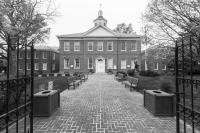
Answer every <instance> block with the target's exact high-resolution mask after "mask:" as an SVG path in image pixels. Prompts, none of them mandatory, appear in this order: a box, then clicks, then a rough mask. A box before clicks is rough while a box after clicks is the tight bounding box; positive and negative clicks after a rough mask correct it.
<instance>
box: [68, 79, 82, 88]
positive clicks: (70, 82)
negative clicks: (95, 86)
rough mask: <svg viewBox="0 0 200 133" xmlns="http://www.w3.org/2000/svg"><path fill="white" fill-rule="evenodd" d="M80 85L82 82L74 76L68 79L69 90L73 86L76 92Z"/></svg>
mask: <svg viewBox="0 0 200 133" xmlns="http://www.w3.org/2000/svg"><path fill="white" fill-rule="evenodd" d="M79 83H80V81H78V80H76V77H75V76H73V77H67V84H68V86H67V87H68V90H69V88H70V87H71V86H73V87H74V90H75V87H76V86H77V85H79Z"/></svg>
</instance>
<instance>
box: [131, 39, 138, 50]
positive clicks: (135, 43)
mask: <svg viewBox="0 0 200 133" xmlns="http://www.w3.org/2000/svg"><path fill="white" fill-rule="evenodd" d="M133 44H135V50H133V49H132V45H133ZM131 51H137V41H136V42H135V43H133V42H131Z"/></svg>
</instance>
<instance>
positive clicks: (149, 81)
mask: <svg viewBox="0 0 200 133" xmlns="http://www.w3.org/2000/svg"><path fill="white" fill-rule="evenodd" d="M134 77H136V78H138V79H139V84H138V92H140V93H142V94H143V90H144V89H146V90H158V89H161V90H162V88H161V77H162V76H156V77H149V76H140V75H136V76H134ZM170 78H171V87H172V93H174V92H175V77H173V76H171V77H170ZM188 78H189V76H188ZM194 79H200V76H195V77H194ZM179 89H180V92H182V91H183V89H182V85H179ZM193 91H194V92H193V95H194V107H195V110H197V111H199V112H200V102H199V101H200V86H199V87H198V88H195V87H194V89H193ZM190 98H191V89H190V86H187V85H185V103H186V105H187V106H188V107H191V99H190ZM181 103H183V96H182V95H181Z"/></svg>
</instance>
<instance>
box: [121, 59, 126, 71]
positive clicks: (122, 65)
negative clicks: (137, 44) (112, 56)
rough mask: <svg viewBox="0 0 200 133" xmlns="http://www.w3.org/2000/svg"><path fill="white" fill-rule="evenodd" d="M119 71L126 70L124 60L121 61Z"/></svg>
mask: <svg viewBox="0 0 200 133" xmlns="http://www.w3.org/2000/svg"><path fill="white" fill-rule="evenodd" d="M121 69H126V59H122V60H121Z"/></svg>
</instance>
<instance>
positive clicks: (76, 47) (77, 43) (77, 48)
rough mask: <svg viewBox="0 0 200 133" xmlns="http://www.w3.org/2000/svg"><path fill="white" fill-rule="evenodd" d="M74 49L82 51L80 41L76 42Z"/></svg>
mask: <svg viewBox="0 0 200 133" xmlns="http://www.w3.org/2000/svg"><path fill="white" fill-rule="evenodd" d="M74 51H80V42H74Z"/></svg>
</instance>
